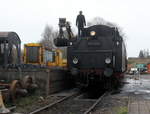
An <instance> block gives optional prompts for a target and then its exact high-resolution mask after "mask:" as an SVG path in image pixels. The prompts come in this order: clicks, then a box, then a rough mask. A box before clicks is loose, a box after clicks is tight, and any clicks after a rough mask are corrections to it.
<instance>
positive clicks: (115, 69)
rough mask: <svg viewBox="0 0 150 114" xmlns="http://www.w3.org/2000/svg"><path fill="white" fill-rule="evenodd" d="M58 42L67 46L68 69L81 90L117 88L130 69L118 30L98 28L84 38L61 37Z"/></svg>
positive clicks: (85, 32) (100, 26) (88, 30)
mask: <svg viewBox="0 0 150 114" xmlns="http://www.w3.org/2000/svg"><path fill="white" fill-rule="evenodd" d="M54 42H55V45H56V46H67V63H68V69H69V71H70V73H71V74H72V76H73V77H74V80H75V82H76V84H78V85H79V86H82V87H88V86H93V85H96V86H97V85H98V86H103V88H110V87H112V86H116V85H118V84H119V83H120V80H121V79H122V78H123V75H124V72H125V71H126V69H127V58H126V47H125V43H124V40H123V38H122V37H121V35H120V34H119V32H118V30H117V28H116V27H109V26H106V25H94V26H90V27H88V28H84V30H83V32H82V36H77V37H72V38H69V39H67V38H62V37H60V36H59V37H58V38H56V39H55V41H54Z"/></svg>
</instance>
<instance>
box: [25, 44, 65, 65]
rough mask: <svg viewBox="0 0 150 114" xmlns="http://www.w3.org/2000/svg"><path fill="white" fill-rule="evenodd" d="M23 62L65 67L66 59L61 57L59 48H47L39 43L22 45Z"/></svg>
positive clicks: (61, 53)
mask: <svg viewBox="0 0 150 114" xmlns="http://www.w3.org/2000/svg"><path fill="white" fill-rule="evenodd" d="M23 62H24V63H25V64H36V65H46V66H49V67H66V66H67V60H65V59H63V52H62V50H60V49H53V50H52V49H47V48H44V46H43V45H42V44H40V43H28V44H25V45H24V54H23Z"/></svg>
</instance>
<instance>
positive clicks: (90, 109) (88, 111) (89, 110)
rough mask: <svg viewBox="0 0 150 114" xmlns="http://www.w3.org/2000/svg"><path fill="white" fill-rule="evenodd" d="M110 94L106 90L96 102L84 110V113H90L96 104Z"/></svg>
mask: <svg viewBox="0 0 150 114" xmlns="http://www.w3.org/2000/svg"><path fill="white" fill-rule="evenodd" d="M106 94H108V92H105V93H104V94H103V95H102V96H100V97H99V98H98V99H97V100H96V102H95V103H94V104H93V105H92V106H91V107H90V108H88V110H87V111H86V112H84V113H83V114H89V113H90V112H91V111H92V110H93V109H94V108H95V107H96V105H97V104H98V103H99V102H100V101H101V100H102V99H103V98H104V96H105V95H106Z"/></svg>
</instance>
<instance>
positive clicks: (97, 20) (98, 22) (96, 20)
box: [87, 17, 126, 38]
mask: <svg viewBox="0 0 150 114" xmlns="http://www.w3.org/2000/svg"><path fill="white" fill-rule="evenodd" d="M92 25H107V26H110V27H116V28H117V29H118V31H119V33H120V35H121V36H122V37H123V38H126V35H125V33H124V32H123V28H121V27H120V26H118V25H117V24H116V23H113V22H109V21H106V20H105V19H103V18H101V17H95V18H93V19H92V20H91V21H90V22H88V23H87V26H92Z"/></svg>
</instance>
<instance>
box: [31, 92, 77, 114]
mask: <svg viewBox="0 0 150 114" xmlns="http://www.w3.org/2000/svg"><path fill="white" fill-rule="evenodd" d="M77 94H78V92H74V93H72V94H70V95H68V96H66V97H63V98H61V99H59V100H57V101H55V102H53V103H50V104H48V105H46V106H43V107H41V108H39V109H36V110H34V111H32V112H30V113H29V114H38V113H41V112H42V111H43V110H46V109H48V108H51V107H53V106H55V105H56V104H58V103H60V102H63V101H65V100H67V99H69V98H70V97H73V96H75V95H77Z"/></svg>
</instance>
